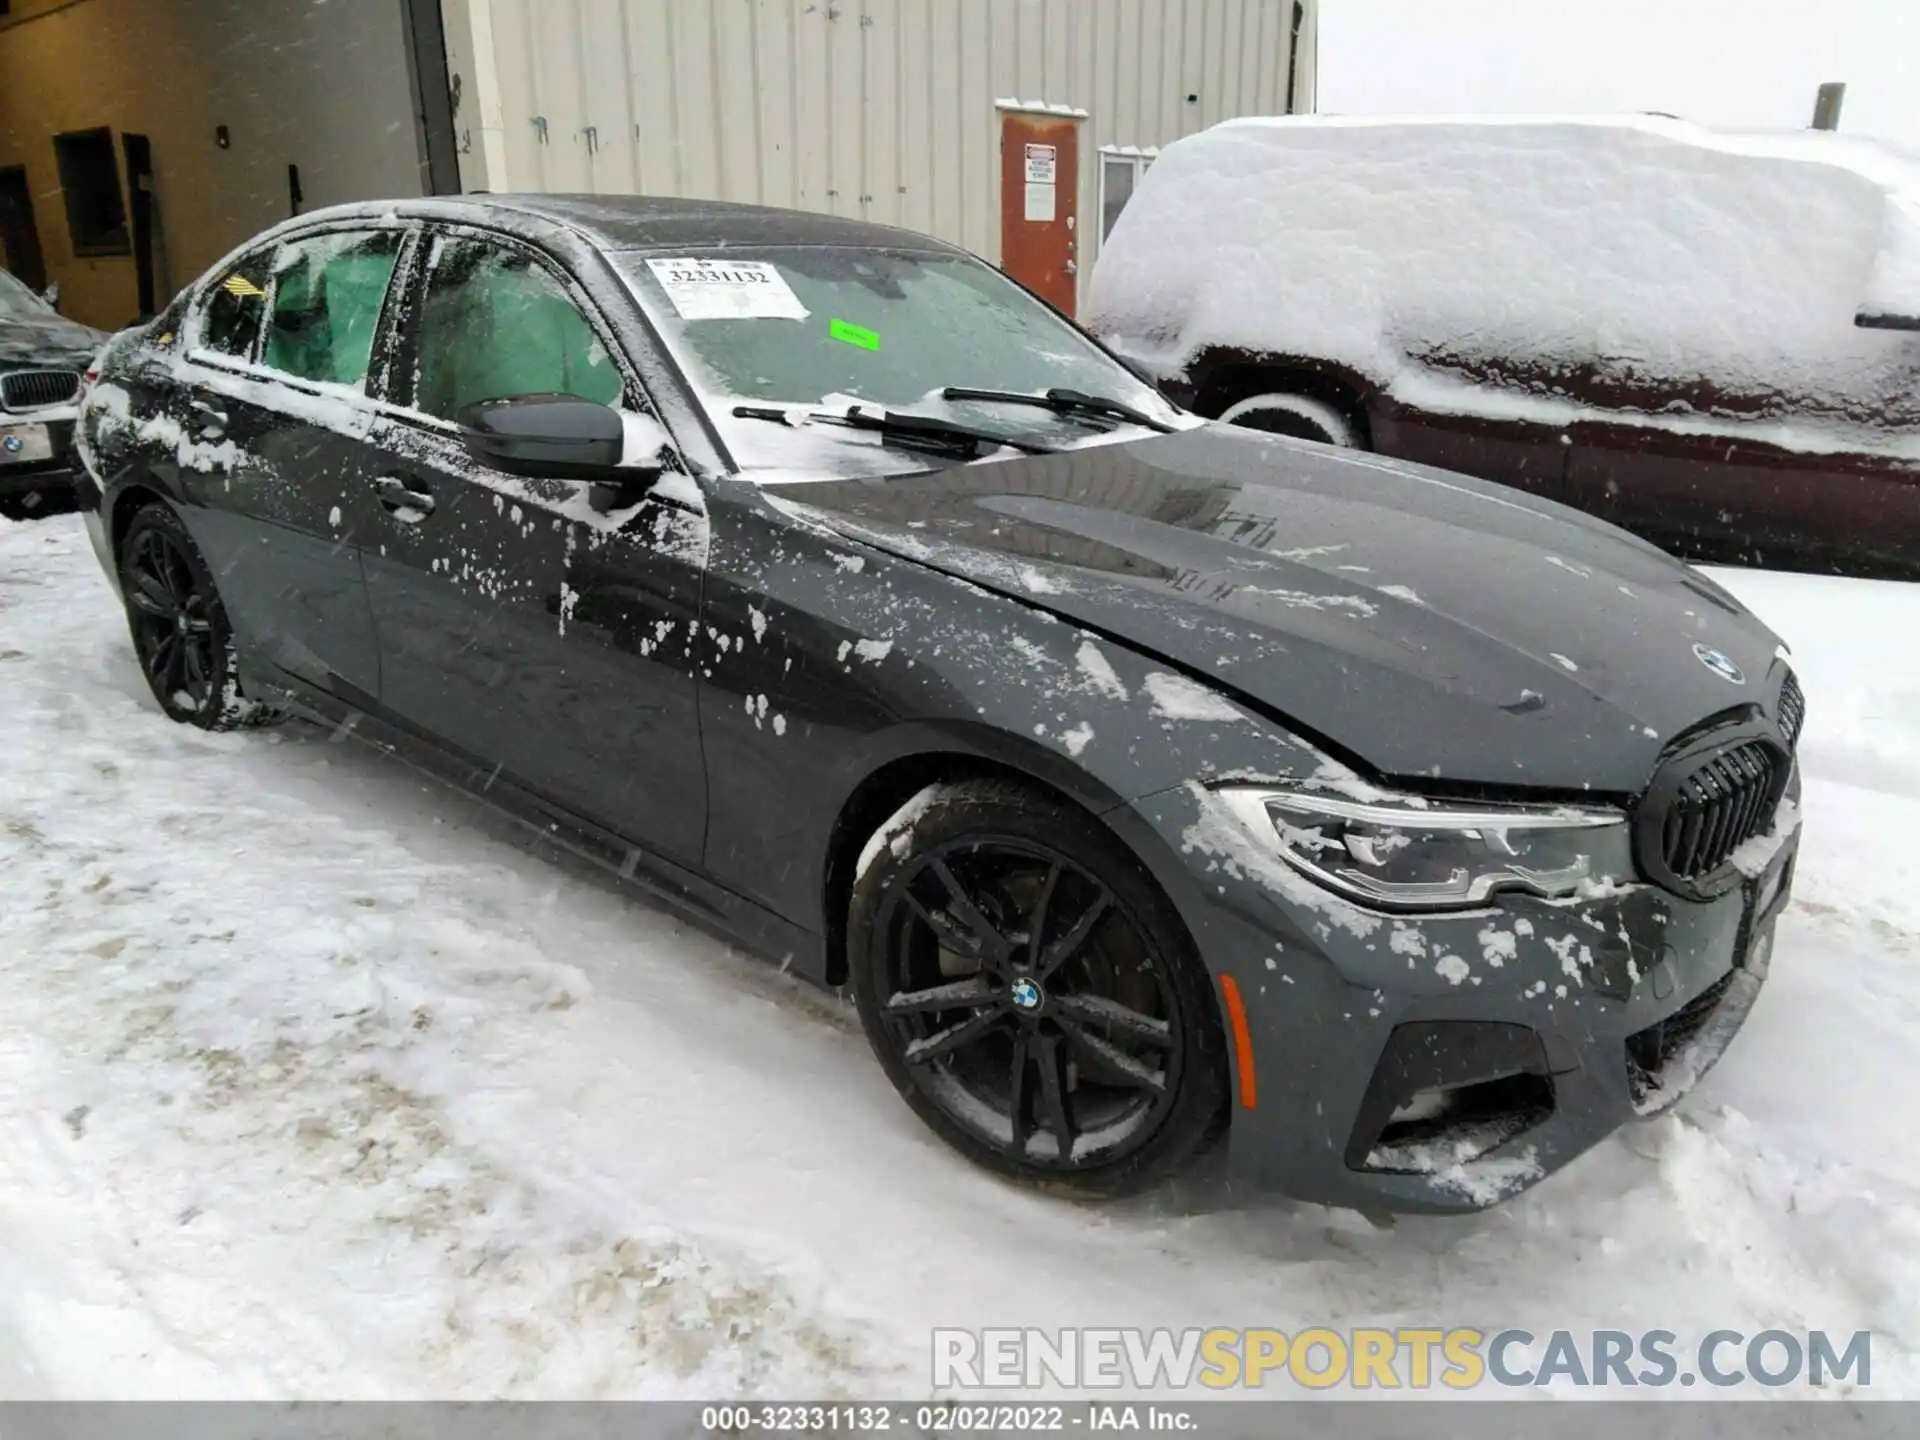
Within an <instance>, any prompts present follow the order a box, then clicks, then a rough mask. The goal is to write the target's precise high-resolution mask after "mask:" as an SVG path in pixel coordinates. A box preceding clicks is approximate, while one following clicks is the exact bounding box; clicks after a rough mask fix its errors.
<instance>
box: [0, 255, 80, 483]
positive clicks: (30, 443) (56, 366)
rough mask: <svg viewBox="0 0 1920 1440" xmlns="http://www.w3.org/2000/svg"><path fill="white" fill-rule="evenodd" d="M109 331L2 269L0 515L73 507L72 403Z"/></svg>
mask: <svg viewBox="0 0 1920 1440" xmlns="http://www.w3.org/2000/svg"><path fill="white" fill-rule="evenodd" d="M105 338H106V337H105V336H103V335H101V334H100V333H99V332H98V331H96V330H90V329H88V328H87V327H86V326H85V325H79V324H76V323H74V322H73V321H71V320H68V319H65V318H64V317H62V316H61V315H60V314H58V313H57V312H56V311H55V310H54V308H53V307H52V306H51V305H49V304H48V303H47V302H46V301H45V300H43V299H41V298H40V297H39V296H38V295H36V294H34V293H33V291H31V290H29V289H28V288H27V287H26V286H25V285H24V284H22V283H21V282H20V280H18V279H17V278H15V277H14V276H13V275H10V274H8V273H7V272H6V271H5V270H0V516H5V517H6V518H7V519H9V520H24V519H28V518H30V517H32V516H34V515H43V514H48V513H50V512H52V511H54V510H62V509H71V508H72V506H73V496H74V482H75V481H76V480H77V479H78V478H79V462H78V460H77V458H76V457H75V455H74V449H73V420H74V414H75V408H74V407H75V405H76V403H77V402H78V400H79V398H80V381H81V376H82V375H84V374H85V372H86V369H87V366H88V364H89V363H91V361H92V359H93V355H94V352H95V351H96V350H98V349H99V348H100V342H101V341H102V340H104V339H105Z"/></svg>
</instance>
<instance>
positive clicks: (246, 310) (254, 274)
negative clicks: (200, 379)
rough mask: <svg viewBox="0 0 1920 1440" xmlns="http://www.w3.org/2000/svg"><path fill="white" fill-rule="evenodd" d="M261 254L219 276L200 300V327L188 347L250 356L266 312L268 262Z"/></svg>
mask: <svg viewBox="0 0 1920 1440" xmlns="http://www.w3.org/2000/svg"><path fill="white" fill-rule="evenodd" d="M268 258H269V257H268V255H266V254H264V253H260V254H254V255H249V256H247V258H246V259H244V260H242V261H241V262H240V263H239V264H238V265H235V266H234V267H233V269H231V270H229V271H228V272H227V273H226V274H225V275H222V276H221V277H220V278H219V279H218V280H216V281H215V282H214V284H213V288H212V289H211V290H209V291H208V292H207V296H206V299H205V300H203V301H202V302H201V310H200V314H199V316H198V317H197V319H196V320H195V322H194V323H195V324H196V325H197V326H198V327H199V328H198V331H197V333H196V335H195V337H194V339H193V341H192V343H191V346H190V348H194V349H200V350H211V351H213V352H214V353H215V354H219V355H230V356H232V357H233V358H234V359H235V360H251V359H253V350H254V346H255V345H256V344H257V343H258V341H259V339H260V321H261V318H262V317H263V316H264V315H265V314H266V311H267V261H268Z"/></svg>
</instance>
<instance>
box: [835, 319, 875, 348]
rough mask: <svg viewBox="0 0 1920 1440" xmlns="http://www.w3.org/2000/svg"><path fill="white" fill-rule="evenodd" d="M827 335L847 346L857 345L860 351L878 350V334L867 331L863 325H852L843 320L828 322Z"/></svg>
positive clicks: (873, 331)
mask: <svg viewBox="0 0 1920 1440" xmlns="http://www.w3.org/2000/svg"><path fill="white" fill-rule="evenodd" d="M827 334H829V335H831V336H832V337H833V338H834V339H836V340H840V341H844V342H845V343H846V344H848V345H858V346H859V347H860V348H861V349H862V350H878V349H879V348H880V332H879V331H878V330H869V329H867V327H866V326H864V325H854V324H851V323H849V322H848V321H845V320H829V321H828V322H827Z"/></svg>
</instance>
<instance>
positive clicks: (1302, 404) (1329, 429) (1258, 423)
mask: <svg viewBox="0 0 1920 1440" xmlns="http://www.w3.org/2000/svg"><path fill="white" fill-rule="evenodd" d="M1218 418H1219V419H1220V420H1222V421H1224V422H1225V423H1227V424H1229V425H1240V426H1243V427H1245V428H1246V429H1248V430H1264V431H1266V432H1267V433H1268V434H1270V435H1290V436H1292V437H1293V438H1294V439H1296V440H1317V441H1318V442H1319V443H1320V444H1322V445H1337V446H1339V447H1340V448H1341V449H1343V450H1358V449H1362V448H1364V447H1363V446H1362V445H1361V443H1360V432H1359V429H1358V427H1357V426H1355V425H1354V423H1353V421H1352V420H1351V419H1350V418H1349V417H1348V416H1347V415H1346V414H1344V413H1343V412H1342V411H1341V410H1340V409H1339V408H1338V407H1336V406H1333V405H1329V404H1327V402H1326V401H1324V400H1315V399H1313V398H1311V397H1310V396H1306V395H1290V394H1285V393H1280V392H1276V393H1274V394H1271V395H1250V396H1248V397H1247V398H1246V399H1244V400H1236V401H1235V402H1234V403H1233V404H1231V405H1229V406H1227V408H1226V409H1224V410H1222V411H1221V412H1220V414H1219V417H1218Z"/></svg>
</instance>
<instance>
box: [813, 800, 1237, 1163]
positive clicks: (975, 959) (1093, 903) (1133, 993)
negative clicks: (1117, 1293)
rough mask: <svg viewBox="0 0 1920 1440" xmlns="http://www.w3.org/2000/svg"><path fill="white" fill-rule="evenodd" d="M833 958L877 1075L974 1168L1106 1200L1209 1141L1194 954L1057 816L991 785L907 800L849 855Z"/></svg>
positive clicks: (1150, 890) (1145, 881) (1214, 1084)
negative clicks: (851, 872)
mask: <svg viewBox="0 0 1920 1440" xmlns="http://www.w3.org/2000/svg"><path fill="white" fill-rule="evenodd" d="M1036 915H1037V916H1038V917H1039V923H1038V925H1037V926H1036V925H1035V923H1034V920H1035V917H1036ZM847 950H848V961H849V970H850V974H851V977H852V981H853V987H854V996H855V999H856V1001H857V1003H858V1006H859V1010H860V1020H861V1024H862V1025H863V1026H864V1027H865V1029H866V1033H867V1040H868V1042H869V1043H870V1044H871V1045H872V1046H873V1051H874V1054H875V1055H876V1056H877V1057H878V1058H879V1061H880V1064H881V1067H882V1068H883V1069H885V1070H886V1072H887V1076H888V1078H889V1079H890V1080H892V1081H893V1084H894V1087H895V1088H896V1089H897V1090H898V1091H899V1092H900V1094H901V1096H902V1097H903V1098H904V1099H905V1100H906V1102H907V1104H908V1105H910V1106H911V1107H912V1108H913V1110H914V1112H915V1113H916V1114H918V1115H919V1116H920V1118H921V1119H922V1120H924V1121H925V1122H926V1123H927V1125H928V1126H929V1127H931V1128H932V1129H933V1131H934V1132H935V1133H936V1134H938V1135H939V1136H940V1137H941V1138H942V1139H944V1140H945V1141H946V1142H947V1143H948V1144H949V1145H951V1146H953V1148H954V1149H956V1150H958V1151H959V1152H960V1153H961V1154H963V1155H965V1156H967V1157H968V1158H969V1159H971V1160H973V1161H975V1162H976V1163H978V1164H980V1165H983V1166H985V1167H986V1168H988V1169H990V1170H994V1171H997V1172H998V1173H1000V1174H1002V1175H1007V1176H1011V1177H1014V1178H1016V1179H1019V1180H1022V1181H1026V1182H1028V1183H1031V1184H1036V1185H1040V1186H1042V1187H1045V1188H1051V1189H1057V1190H1060V1191H1062V1192H1064V1193H1067V1194H1071V1195H1075V1196H1078V1197H1082V1198H1089V1199H1103V1198H1109V1197H1114V1196H1119V1195H1124V1194H1129V1193H1133V1192H1135V1191H1139V1190H1142V1189H1146V1188H1148V1187H1150V1186H1152V1185H1154V1184H1156V1183H1158V1182H1160V1181H1162V1180H1164V1179H1166V1178H1168V1177H1170V1176H1172V1175H1173V1174H1175V1173H1176V1172H1178V1171H1179V1170H1181V1169H1182V1168H1183V1167H1184V1166H1185V1165H1186V1164H1187V1163H1188V1162H1189V1161H1191V1160H1192V1159H1194V1158H1195V1157H1196V1156H1197V1155H1198V1154H1199V1153H1200V1152H1201V1151H1202V1150H1203V1149H1205V1148H1206V1146H1207V1145H1208V1144H1209V1142H1211V1141H1212V1140H1213V1139H1215V1138H1216V1137H1217V1136H1218V1135H1219V1133H1220V1132H1221V1130H1222V1129H1223V1128H1224V1126H1225V1122H1226V1117H1227V1107H1226V1098H1227V1069H1226V1048H1225V1039H1224V1035H1223V1032H1222V1029H1221V1024H1220V1017H1219V1011H1218V1009H1217V1007H1216V1006H1215V1004H1214V1002H1213V991H1212V986H1211V982H1210V980H1209V978H1208V975H1207V972H1206V969H1205V967H1204V966H1203V965H1202V964H1201V963H1200V958H1199V956H1198V954H1197V953H1196V952H1195V950H1194V948H1193V942H1192V941H1191V939H1190V938H1189V937H1188V935H1187V933H1186V928H1185V927H1184V926H1183V925H1182V924H1181V923H1180V919H1179V917H1178V915H1177V914H1176V913H1175V912H1174V910H1173V907H1172V906H1171V905H1170V904H1169V903H1168V902H1167V900H1166V898H1165V897H1164V896H1163V895H1162V894H1161V893H1160V891H1159V889H1158V888H1157V887H1156V886H1155V885H1154V884H1153V882H1152V880H1151V878H1150V877H1149V876H1148V875H1147V874H1146V872H1145V870H1144V869H1142V867H1141V866H1140V864H1139V862H1138V861H1137V860H1135V859H1134V857H1133V856H1132V855H1131V854H1130V853H1129V852H1128V851H1127V849H1126V847H1125V846H1124V845H1122V844H1121V843H1120V841H1119V840H1118V839H1116V838H1115V837H1114V836H1113V835H1112V834H1110V833H1109V832H1108V831H1106V830H1105V829H1104V828H1102V827H1101V826H1100V825H1099V823H1098V822H1097V821H1095V820H1093V819H1092V818H1091V817H1089V816H1086V815H1083V814H1081V813H1079V812H1077V811H1075V810H1073V809H1071V808H1070V807H1067V806H1064V805H1062V804H1060V803H1059V802H1057V801H1054V800H1051V799H1049V798H1047V797H1045V796H1043V795H1039V794H1036V793H1034V792H1033V791H1031V790H1028V789H1026V788H1025V787H1022V786H1020V785H1017V784H1013V783H1010V782H1006V781H999V780H972V781H964V782H960V783H955V784H946V785H936V786H931V787H929V788H928V789H926V790H923V791H922V792H921V793H920V794H919V795H917V796H915V797H914V799H913V800H912V801H910V802H908V804H907V805H906V806H905V807H903V808H902V809H901V810H900V811H899V812H898V813H897V814H896V815H895V816H894V817H893V818H892V819H891V820H889V821H888V822H887V824H886V825H884V826H882V827H881V829H880V830H879V831H878V832H877V833H876V835H875V836H874V838H873V840H871V841H870V842H869V843H868V845H867V848H866V850H865V851H864V852H863V853H862V856H861V863H860V865H859V873H858V874H857V875H856V877H855V879H854V883H853V889H852V895H851V897H850V900H849V905H848V923H847ZM1063 1135H1064V1136H1065V1137H1066V1143H1065V1144H1064V1145H1063V1144H1062V1143H1061V1137H1062V1136H1063ZM1089 1137H1091V1138H1089Z"/></svg>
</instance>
